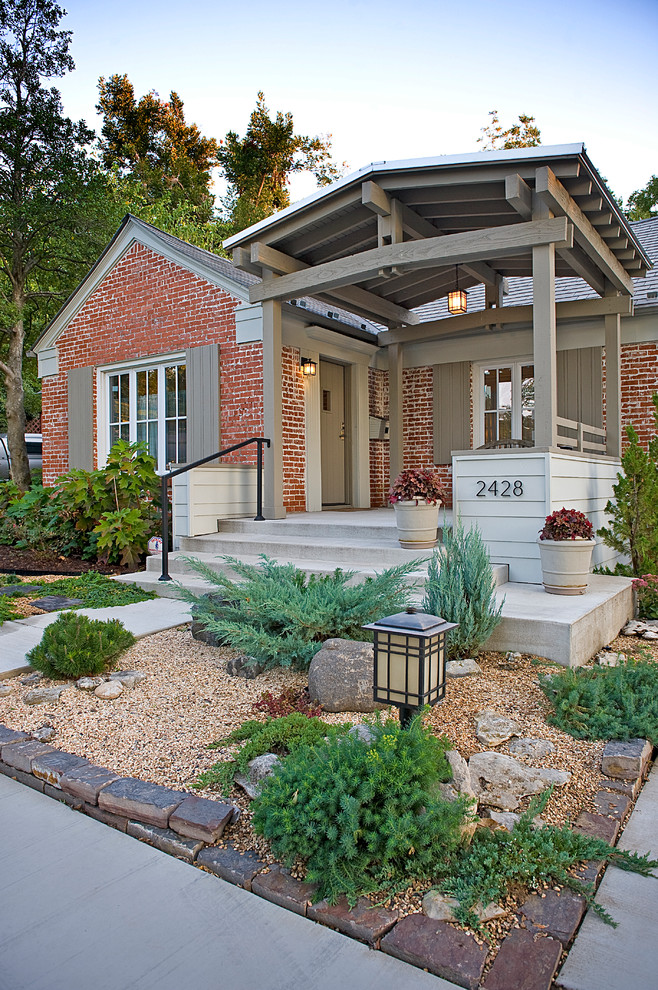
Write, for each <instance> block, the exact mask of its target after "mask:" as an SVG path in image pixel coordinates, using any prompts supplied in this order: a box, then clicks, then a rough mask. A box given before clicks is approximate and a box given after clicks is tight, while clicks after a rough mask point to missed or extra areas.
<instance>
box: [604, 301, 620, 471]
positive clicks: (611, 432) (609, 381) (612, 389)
mask: <svg viewBox="0 0 658 990" xmlns="http://www.w3.org/2000/svg"><path fill="white" fill-rule="evenodd" d="M604 320H605V450H606V454H609V455H610V456H611V457H621V316H620V315H619V313H611V314H609V315H608V316H605V317H604Z"/></svg>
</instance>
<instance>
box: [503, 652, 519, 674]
mask: <svg viewBox="0 0 658 990" xmlns="http://www.w3.org/2000/svg"><path fill="white" fill-rule="evenodd" d="M522 666H523V658H522V656H521V654H520V653H508V654H507V656H506V657H505V659H504V660H500V661H499V662H498V667H499V668H500V669H501V670H519V669H520V668H521V667H522Z"/></svg>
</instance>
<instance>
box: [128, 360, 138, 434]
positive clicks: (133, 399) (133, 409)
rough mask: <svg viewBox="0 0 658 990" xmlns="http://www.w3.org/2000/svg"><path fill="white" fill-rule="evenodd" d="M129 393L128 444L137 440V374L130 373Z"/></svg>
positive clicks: (134, 372)
mask: <svg viewBox="0 0 658 990" xmlns="http://www.w3.org/2000/svg"><path fill="white" fill-rule="evenodd" d="M129 375H130V392H129V393H128V403H129V407H130V442H131V443H135V441H136V440H137V372H136V371H130V372H129Z"/></svg>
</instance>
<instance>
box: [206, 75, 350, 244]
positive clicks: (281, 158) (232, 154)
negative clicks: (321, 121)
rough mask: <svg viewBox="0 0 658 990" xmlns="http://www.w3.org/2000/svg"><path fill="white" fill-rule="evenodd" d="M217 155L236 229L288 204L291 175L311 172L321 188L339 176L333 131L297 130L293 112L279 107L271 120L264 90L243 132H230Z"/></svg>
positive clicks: (227, 207)
mask: <svg viewBox="0 0 658 990" xmlns="http://www.w3.org/2000/svg"><path fill="white" fill-rule="evenodd" d="M218 157H219V164H220V166H221V168H222V171H223V173H224V176H225V177H226V179H227V180H228V182H229V184H230V187H231V188H230V192H229V195H228V197H227V198H226V200H225V201H224V206H225V209H226V212H227V213H228V214H229V215H230V217H231V218H232V220H233V225H234V227H235V229H236V230H241V229H243V228H244V227H245V226H248V225H249V224H250V223H255V222H256V221H257V220H260V219H262V218H263V217H266V216H269V215H270V214H272V213H274V212H276V211H277V210H282V209H284V208H285V207H286V206H288V205H289V203H290V193H289V191H288V183H289V181H290V176H291V175H294V174H296V173H298V172H311V173H312V174H313V175H314V176H315V178H316V179H317V182H318V185H320V186H324V185H328V184H329V183H330V182H332V181H333V180H334V179H336V178H337V177H338V176H339V175H340V168H339V167H338V166H337V165H336V163H335V162H334V161H333V160H332V158H331V135H327V136H326V137H319V136H316V137H308V136H306V135H301V134H295V130H294V124H293V119H292V113H282V112H281V111H277V113H276V116H275V117H274V119H272V118H271V117H270V112H269V110H268V108H267V106H266V105H265V95H264V93H263V92H259V93H258V97H257V100H256V108H255V110H253V111H252V113H251V116H250V118H249V125H248V127H247V132H246V134H245V136H244V137H243V138H241V137H239V136H238V134H236V133H235V131H229V133H228V134H227V135H226V137H225V138H224V140H223V141H221V142H220V148H219V156H218Z"/></svg>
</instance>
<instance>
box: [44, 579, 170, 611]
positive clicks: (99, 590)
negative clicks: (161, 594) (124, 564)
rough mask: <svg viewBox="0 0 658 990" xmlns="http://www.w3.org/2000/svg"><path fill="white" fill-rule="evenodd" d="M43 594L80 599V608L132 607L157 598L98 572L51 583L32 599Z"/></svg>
mask: <svg viewBox="0 0 658 990" xmlns="http://www.w3.org/2000/svg"><path fill="white" fill-rule="evenodd" d="M41 594H48V595H65V596H66V597H67V598H80V599H82V602H83V604H82V605H80V606H79V607H80V608H111V607H112V606H113V605H132V604H133V603H134V602H145V601H148V600H149V599H151V598H157V595H156V594H155V592H153V591H145V590H144V589H143V588H140V587H138V586H137V585H136V584H132V583H131V584H124V583H123V582H122V581H121V582H120V581H113V580H112V579H111V578H109V577H106V576H105V575H104V574H99V573H98V572H97V571H87V573H86V574H81V575H80V576H79V577H70V578H62V579H61V580H59V581H51V582H49V583H48V584H47V585H43V587H42V589H41V592H37V593H35V594H34V595H31V596H30V597H38V596H39V595H41Z"/></svg>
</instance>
